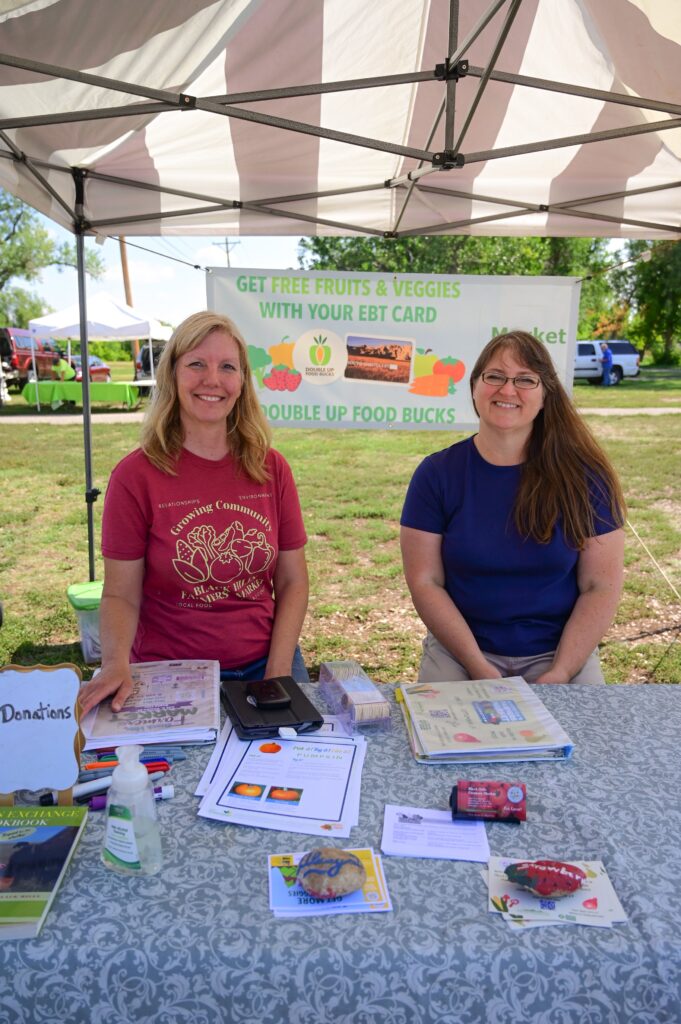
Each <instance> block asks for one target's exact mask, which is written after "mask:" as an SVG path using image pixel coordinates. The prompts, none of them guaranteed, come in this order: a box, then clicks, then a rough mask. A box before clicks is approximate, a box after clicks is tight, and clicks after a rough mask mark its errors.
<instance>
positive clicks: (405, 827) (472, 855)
mask: <svg viewBox="0 0 681 1024" xmlns="http://www.w3.org/2000/svg"><path fill="white" fill-rule="evenodd" d="M381 850H382V851H383V853H385V854H389V855H391V856H393V857H435V858H439V859H442V860H472V861H481V862H483V863H485V864H486V863H487V861H488V860H489V843H488V841H487V832H486V831H485V824H484V822H482V821H452V813H451V811H440V810H433V809H432V808H429V807H398V806H396V805H394V804H386V807H385V816H384V819H383V838H382V839H381Z"/></svg>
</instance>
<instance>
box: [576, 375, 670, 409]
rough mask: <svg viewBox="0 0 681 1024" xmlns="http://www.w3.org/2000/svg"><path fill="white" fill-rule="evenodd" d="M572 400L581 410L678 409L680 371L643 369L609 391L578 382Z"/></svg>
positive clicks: (598, 386) (583, 381) (584, 382)
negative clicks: (635, 375)
mask: <svg viewBox="0 0 681 1024" xmlns="http://www.w3.org/2000/svg"><path fill="white" fill-rule="evenodd" d="M572 397H573V399H574V402H575V405H577V406H578V407H579V408H580V409H595V408H605V409H635V408H639V409H640V408H643V409H645V408H670V407H674V406H675V407H677V408H678V407H681V368H678V369H677V368H674V369H663V370H658V369H653V368H652V367H648V368H646V367H644V368H643V369H642V370H641V373H640V375H639V376H638V377H625V378H624V380H622V381H620V383H619V384H618V385H617V386H616V387H610V388H604V387H601V386H600V385H593V384H590V383H589V382H588V381H586V380H579V381H575V382H574V387H573V391H572Z"/></svg>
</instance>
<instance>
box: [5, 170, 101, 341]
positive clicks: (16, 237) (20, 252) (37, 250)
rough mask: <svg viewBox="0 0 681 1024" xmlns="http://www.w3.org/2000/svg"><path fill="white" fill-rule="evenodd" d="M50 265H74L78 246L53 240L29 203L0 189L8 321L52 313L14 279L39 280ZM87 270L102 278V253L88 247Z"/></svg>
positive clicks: (14, 322) (19, 322)
mask: <svg viewBox="0 0 681 1024" xmlns="http://www.w3.org/2000/svg"><path fill="white" fill-rule="evenodd" d="M51 266H56V267H59V268H63V267H75V266H76V248H75V246H74V245H71V244H69V243H67V242H65V243H63V244H61V245H59V244H57V243H56V242H55V241H53V239H52V238H50V235H49V234H48V232H47V231H46V229H45V228H44V227H43V226H42V224H41V223H40V221H39V220H38V218H37V216H36V214H35V213H34V212H33V210H32V209H31V208H30V207H29V206H26V204H25V203H22V202H21V201H20V200H19V199H16V198H15V197H14V196H12V195H10V193H9V192H4V191H3V190H2V189H0V317H1V318H2V320H3V322H4V323H5V324H7V325H11V326H12V327H27V326H28V321H29V320H30V319H31V317H35V316H42V315H43V314H44V313H47V312H50V310H49V308H48V307H47V305H46V303H44V302H43V301H42V299H41V298H40V297H39V296H38V295H36V294H34V293H31V292H27V291H26V290H25V289H24V288H21V287H20V286H18V285H16V284H14V281H15V280H23V281H36V280H38V279H39V277H40V273H41V271H42V270H44V268H45V267H51ZM85 269H86V271H87V273H88V274H90V276H91V277H94V278H98V277H101V276H102V274H103V273H104V263H103V261H102V258H101V256H100V255H99V254H98V253H96V252H92V251H88V250H86V251H85Z"/></svg>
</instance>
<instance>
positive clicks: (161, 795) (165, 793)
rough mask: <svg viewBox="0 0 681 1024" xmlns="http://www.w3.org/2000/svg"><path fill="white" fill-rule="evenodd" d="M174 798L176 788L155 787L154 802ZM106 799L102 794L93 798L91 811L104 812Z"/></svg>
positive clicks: (90, 803)
mask: <svg viewBox="0 0 681 1024" xmlns="http://www.w3.org/2000/svg"><path fill="white" fill-rule="evenodd" d="M174 796H175V787H174V786H154V800H170V799H171V798H172V797H174ZM106 799H107V798H106V795H105V794H104V793H101V794H100V795H99V796H93V797H91V798H90V799H89V800H88V802H87V805H88V807H89V809H90V810H91V811H103V810H104V808H105V807H106Z"/></svg>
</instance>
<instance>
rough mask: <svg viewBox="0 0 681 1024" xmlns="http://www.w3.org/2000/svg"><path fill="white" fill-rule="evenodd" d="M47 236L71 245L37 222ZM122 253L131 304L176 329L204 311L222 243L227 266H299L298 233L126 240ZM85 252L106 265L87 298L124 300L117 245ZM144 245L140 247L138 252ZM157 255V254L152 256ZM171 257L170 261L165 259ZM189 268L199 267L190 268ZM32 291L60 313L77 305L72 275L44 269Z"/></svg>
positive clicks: (89, 244) (89, 243) (90, 244)
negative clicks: (207, 270) (125, 259)
mask: <svg viewBox="0 0 681 1024" xmlns="http://www.w3.org/2000/svg"><path fill="white" fill-rule="evenodd" d="M40 219H41V221H42V223H43V225H44V226H45V228H46V230H47V231H48V232H49V234H50V236H51V237H52V238H54V239H55V241H57V242H63V241H69V242H73V241H74V237H73V235H71V234H70V232H68V231H64V230H62V229H61V228H59V227H58V226H57V225H55V224H54V223H53V222H52V221H49V220H47V219H45V218H42V217H41V218H40ZM127 241H128V243H129V244H127V246H126V251H127V256H128V275H129V278H130V286H131V290H132V306H133V308H134V309H135V310H137V311H138V312H140V313H142V314H143V315H144V316H147V317H154V318H156V319H157V320H162V321H163V322H164V323H170V324H171V325H172V326H173V327H175V326H177V324H179V323H180V322H181V321H182V320H184V318H185V317H187V316H189V314H190V313H195V312H196V311H197V310H200V309H205V308H206V273H205V269H204V268H205V267H226V266H227V256H226V253H225V243H226V242H227V243H228V245H229V261H230V265H231V266H232V267H244V268H250V267H253V268H256V269H272V270H285V269H287V268H291V267H294V268H295V267H298V241H299V236H298V235H291V236H277V237H264V236H261V237H253V236H249V237H242V238H234V237H232V238H230V239H225V238H221V237H212V238H205V237H204V238H193V237H191V236H187V235H181V236H176V237H175V236H173V237H159V236H154V237H150V238H137V237H131V238H129V239H128V240H127ZM85 245H86V248H87V249H92V250H94V251H97V252H99V254H100V255H101V256H102V258H103V260H104V262H105V263H106V272H105V274H104V277H102V278H100V279H99V280H98V281H95V280H93V279H92V278H91V277H88V278H87V279H86V280H87V292H88V295H96V294H99V293H100V292H108V293H109V294H110V295H112V296H113V297H114V298H115V299H120V300H121V301H123V302H125V288H124V285H123V271H122V267H121V256H120V247H119V244H118V242H117V241H115V240H113V239H107V240H106V241H105V242H104V244H103V245H102V246H99V245H98V244H97V243H96V241H95V240H94V238H86V242H85ZM140 247H143V248H140ZM145 250H153V251H152V252H149V251H145ZM156 253H158V254H160V255H156ZM170 257H172V258H170ZM194 265H198V266H200V267H201V269H200V270H195V269H194ZM27 287H28V288H29V290H30V291H33V292H36V293H37V294H38V295H39V296H40V297H41V298H42V299H43V300H44V301H45V302H46V303H47V304H48V305H49V306H51V307H52V309H53V310H60V309H64V308H65V307H67V306H70V305H72V304H74V303H76V302H77V301H78V281H77V275H76V271H75V269H74V270H71V269H70V268H68V267H67V268H65V269H63V270H62V271H61V272H60V271H58V270H57V269H56V268H48V269H46V270H44V271H43V272H42V275H41V279H40V280H39V281H36V282H31V283H30V284H29V285H28V286H27Z"/></svg>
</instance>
